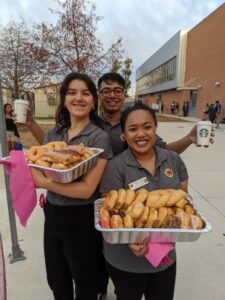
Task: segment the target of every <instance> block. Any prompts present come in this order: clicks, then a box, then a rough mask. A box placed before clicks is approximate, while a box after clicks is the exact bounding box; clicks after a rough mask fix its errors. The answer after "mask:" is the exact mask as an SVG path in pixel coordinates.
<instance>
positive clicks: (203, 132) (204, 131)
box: [199, 128, 209, 138]
mask: <svg viewBox="0 0 225 300" xmlns="http://www.w3.org/2000/svg"><path fill="white" fill-rule="evenodd" d="M199 135H200V137H203V138H206V137H207V136H208V135H209V130H208V129H206V128H202V129H200V131H199Z"/></svg>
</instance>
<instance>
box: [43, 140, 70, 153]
mask: <svg viewBox="0 0 225 300" xmlns="http://www.w3.org/2000/svg"><path fill="white" fill-rule="evenodd" d="M45 146H46V147H47V148H48V150H49V151H59V150H63V149H65V148H67V144H66V143H65V142H49V143H47V144H45Z"/></svg>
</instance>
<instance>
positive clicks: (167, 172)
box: [164, 168, 173, 177]
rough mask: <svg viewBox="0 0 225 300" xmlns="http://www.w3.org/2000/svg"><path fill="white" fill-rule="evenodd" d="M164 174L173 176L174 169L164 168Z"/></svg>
mask: <svg viewBox="0 0 225 300" xmlns="http://www.w3.org/2000/svg"><path fill="white" fill-rule="evenodd" d="M164 174H165V175H166V176H167V177H173V170H172V169H169V168H167V169H165V170H164Z"/></svg>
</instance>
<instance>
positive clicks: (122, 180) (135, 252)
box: [99, 102, 188, 300]
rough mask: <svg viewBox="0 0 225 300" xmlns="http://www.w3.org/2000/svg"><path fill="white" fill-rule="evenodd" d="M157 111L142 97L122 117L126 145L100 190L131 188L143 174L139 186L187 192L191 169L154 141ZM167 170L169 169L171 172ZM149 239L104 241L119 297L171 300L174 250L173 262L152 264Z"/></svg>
mask: <svg viewBox="0 0 225 300" xmlns="http://www.w3.org/2000/svg"><path fill="white" fill-rule="evenodd" d="M156 127H157V121H156V116H155V112H154V110H153V109H151V108H149V107H148V106H146V105H145V104H143V103H142V102H139V103H138V102H137V103H135V104H134V105H133V106H130V107H129V108H127V109H126V110H125V111H124V112H123V114H122V117H121V128H122V132H123V138H124V139H125V140H126V141H127V144H128V148H127V149H126V150H125V151H124V152H122V153H121V154H119V155H117V156H116V157H114V158H113V159H112V160H110V161H109V163H108V165H107V167H106V169H105V172H104V174H103V177H102V180H101V184H100V188H99V191H100V192H101V193H102V196H103V197H105V196H106V195H107V193H108V192H110V191H111V190H119V189H121V188H124V189H129V187H130V184H132V183H134V182H136V181H137V180H139V179H140V178H142V179H143V178H145V181H144V183H143V184H142V186H141V187H139V188H145V189H146V190H148V191H151V190H156V189H171V188H172V189H182V190H184V191H185V192H187V191H188V173H187V169H186V167H185V164H184V162H183V161H182V159H181V158H180V156H179V155H178V154H177V153H175V152H173V151H168V150H165V149H162V148H160V147H157V146H155V144H156V139H157V137H156ZM165 170H170V175H167V172H166V171H165ZM148 247H151V244H150V245H149V244H148V240H145V241H144V242H143V243H139V244H130V245H128V244H108V243H106V242H104V255H105V259H106V262H107V268H108V272H109V275H110V278H111V279H112V281H113V283H114V286H115V293H116V296H117V300H124V299H129V300H141V299H142V296H143V295H144V296H145V299H146V300H152V299H157V300H172V299H173V295H174V286H175V278H176V253H175V250H172V251H171V252H170V253H169V260H170V262H169V263H168V264H167V265H163V264H160V265H159V266H158V267H156V268H154V267H153V265H152V264H151V263H150V262H149V261H148V260H147V259H146V258H145V254H146V253H147V252H148Z"/></svg>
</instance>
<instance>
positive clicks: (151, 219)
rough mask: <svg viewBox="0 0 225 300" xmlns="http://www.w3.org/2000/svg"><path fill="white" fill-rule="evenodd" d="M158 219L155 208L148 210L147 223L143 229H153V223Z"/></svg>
mask: <svg viewBox="0 0 225 300" xmlns="http://www.w3.org/2000/svg"><path fill="white" fill-rule="evenodd" d="M157 219H158V210H157V209H155V208H150V210H149V215H148V219H147V222H146V223H145V228H152V227H155V223H156V221H157Z"/></svg>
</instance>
